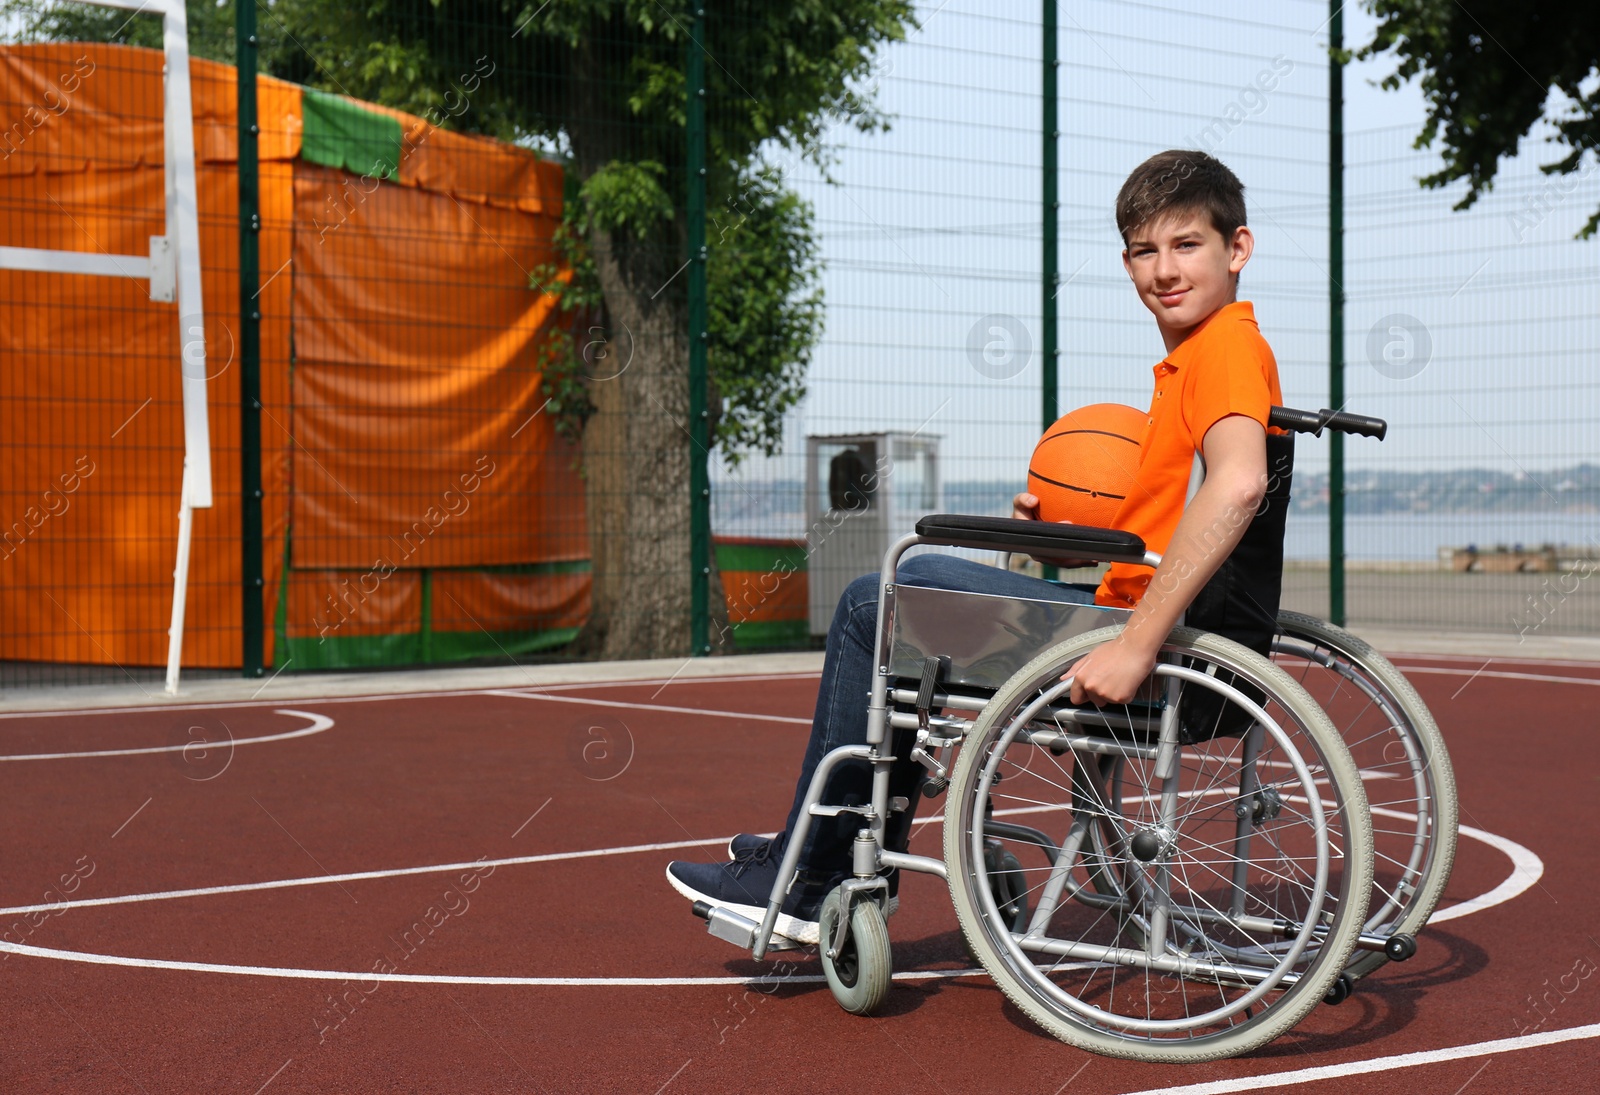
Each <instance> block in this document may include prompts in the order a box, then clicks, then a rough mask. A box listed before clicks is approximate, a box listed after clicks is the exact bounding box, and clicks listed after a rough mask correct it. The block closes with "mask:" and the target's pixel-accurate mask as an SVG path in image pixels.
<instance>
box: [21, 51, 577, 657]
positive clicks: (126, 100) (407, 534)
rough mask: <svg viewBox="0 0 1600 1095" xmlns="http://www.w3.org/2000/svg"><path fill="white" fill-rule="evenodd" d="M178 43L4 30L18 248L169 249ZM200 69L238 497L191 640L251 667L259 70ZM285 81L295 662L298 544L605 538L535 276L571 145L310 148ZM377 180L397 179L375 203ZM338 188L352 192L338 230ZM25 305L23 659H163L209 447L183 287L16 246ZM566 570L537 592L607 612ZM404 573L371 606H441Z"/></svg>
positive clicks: (282, 458) (320, 547)
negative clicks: (247, 514)
mask: <svg viewBox="0 0 1600 1095" xmlns="http://www.w3.org/2000/svg"><path fill="white" fill-rule="evenodd" d="M161 67H162V56H161V54H159V53H157V52H154V51H150V50H141V49H133V48H127V47H117V46H105V45H83V44H58V45H49V46H19V47H6V48H0V106H3V108H4V110H5V112H6V113H5V117H6V118H7V121H6V124H7V125H10V128H9V129H6V130H5V131H4V137H3V140H0V202H3V203H4V208H5V209H6V211H7V212H6V215H5V216H3V217H0V246H10V247H30V248H48V249H54V250H66V251H83V252H93V253H100V254H110V255H131V256H142V255H145V254H147V253H148V250H149V237H150V236H152V235H159V234H161V233H163V232H164V231H165V212H164V208H163V186H164V182H163V167H162V164H163V142H162V133H163V129H162V121H161V118H162V78H161ZM190 72H191V79H192V82H193V83H192V86H193V92H194V114H195V146H196V155H197V161H198V162H197V176H198V179H197V181H198V188H199V218H200V229H201V239H200V250H201V263H202V267H203V296H204V306H205V316H206V344H207V353H208V363H207V364H208V373H209V374H210V375H209V380H208V393H207V394H208V403H209V408H210V425H211V436H212V447H213V454H212V468H213V480H214V483H213V494H214V498H215V500H216V504H215V506H214V507H213V508H212V509H209V510H197V511H195V515H194V517H195V540H194V551H193V556H192V559H191V563H190V579H189V602H188V614H187V634H186V642H185V648H184V663H185V664H186V665H191V666H196V665H203V666H238V665H239V664H240V663H241V660H242V645H241V636H240V629H241V621H242V607H241V592H240V587H241V573H242V571H241V566H242V564H241V555H240V546H239V529H240V503H239V409H238V402H239V379H238V374H239V369H238V367H237V362H236V361H235V360H234V357H235V355H236V352H237V349H236V348H237V342H238V339H237V332H238V330H239V320H238V308H239V292H238V281H237V268H238V245H239V225H238V216H237V211H238V189H237V188H238V182H237V175H236V168H235V159H236V154H237V149H236V140H235V86H236V73H235V71H234V70H233V69H232V68H229V67H227V66H223V65H219V64H215V63H211V62H207V61H199V60H196V61H193V62H192V63H191V67H190ZM258 89H259V92H258V93H259V102H260V117H261V125H262V133H261V143H260V156H261V161H262V163H261V171H260V205H261V217H262V228H261V232H260V234H259V240H260V269H261V286H262V288H261V291H260V293H259V295H258V297H257V306H258V307H259V308H260V310H261V313H262V322H261V397H262V404H263V406H262V415H261V431H262V445H261V467H262V483H263V491H264V499H263V504H264V524H265V537H264V550H263V557H264V561H265V570H266V588H265V589H264V590H263V598H264V602H265V605H266V612H267V620H268V623H269V636H268V641H269V648H268V662H269V663H271V662H272V660H273V653H272V651H271V647H270V640H271V636H270V630H271V621H272V619H273V614H274V613H273V607H274V606H275V605H277V604H278V603H279V597H278V592H279V582H280V579H281V578H282V577H283V575H282V568H283V563H284V560H285V557H286V555H287V557H288V559H289V562H290V565H291V566H292V567H296V568H298V567H317V568H322V567H339V568H369V567H371V566H372V565H373V564H374V562H375V560H376V558H377V557H378V556H379V555H380V554H382V553H384V552H388V555H389V562H390V564H391V565H393V566H396V567H399V568H417V567H424V566H425V567H436V566H457V567H470V566H483V565H486V564H536V563H555V562H561V561H569V560H581V559H583V558H585V557H586V556H587V537H586V533H585V528H584V522H583V516H582V500H581V485H580V483H579V481H578V479H577V477H576V474H575V471H574V467H573V460H572V455H571V453H570V451H568V450H566V449H564V448H563V447H562V446H560V445H559V444H558V443H557V442H556V439H555V435H554V431H553V429H552V427H551V425H550V423H549V421H548V420H547V419H546V418H544V417H543V416H540V415H538V414H537V413H536V412H537V411H538V409H539V407H540V405H541V402H542V397H539V395H538V389H539V382H540V377H539V373H538V370H537V363H536V355H535V349H536V345H537V343H538V340H539V339H540V338H541V337H543V335H544V332H545V331H546V329H547V328H548V325H549V324H550V323H551V322H552V316H551V315H550V307H549V302H548V300H547V298H545V297H543V296H542V295H541V294H540V293H538V292H537V291H534V290H532V289H530V288H529V281H528V273H529V271H530V270H531V269H532V268H533V266H534V264H537V263H542V262H549V261H551V260H552V258H553V255H552V252H551V249H550V234H551V232H552V231H553V230H554V228H555V225H556V224H557V222H558V220H559V217H560V212H561V205H560V199H561V174H560V169H559V167H557V166H556V165H552V164H549V163H546V162H544V161H542V160H540V159H539V158H538V157H536V156H534V155H532V154H530V153H528V152H526V151H524V150H522V149H517V148H514V147H511V146H508V145H503V144H499V143H497V142H493V141H488V140H483V139H479V138H471V137H464V136H461V135H457V134H451V133H445V132H442V131H438V130H434V129H432V128H431V127H429V126H427V124H426V123H424V122H423V121H422V120H421V119H417V118H411V117H407V116H402V115H394V116H396V117H398V118H399V119H400V121H401V125H402V130H403V131H404V132H405V133H406V135H407V141H406V144H405V147H404V149H403V157H402V160H401V163H400V170H399V176H398V178H397V179H391V180H386V181H382V182H379V181H378V180H374V179H366V180H361V179H358V178H356V177H354V176H351V175H349V174H348V173H345V172H341V171H335V170H332V169H328V168H324V167H319V166H316V165H313V164H308V163H305V162H304V161H302V160H300V159H298V158H296V157H297V156H298V154H299V150H300V140H301V95H302V93H301V89H299V88H297V87H294V86H293V85H290V84H286V83H283V82H281V81H277V80H273V79H270V78H266V77H263V78H261V79H260V81H259V84H258ZM63 104H64V105H63ZM388 113H390V114H391V115H393V112H388ZM13 116H14V117H15V118H16V119H17V121H16V123H15V124H12V123H11V121H10V120H9V119H10V118H11V117H13ZM36 123H37V124H36ZM19 127H20V128H19ZM352 186H355V187H356V188H358V189H360V188H371V190H370V192H364V193H362V198H361V201H360V202H359V204H354V203H353V199H349V198H348V197H347V195H348V194H349V192H350V190H351V188H352ZM330 197H332V198H334V199H335V202H336V203H338V204H342V205H343V207H344V208H347V209H350V210H352V211H351V212H349V214H348V216H346V217H345V218H344V219H343V220H342V221H340V222H338V223H337V225H336V226H334V227H332V228H331V229H330V228H329V225H330V221H329V219H328V215H327V214H328V210H329V209H330V206H329V204H328V201H327V199H328V198H330ZM0 301H3V308H4V313H5V322H3V323H0V355H3V357H0V526H3V529H0V531H4V532H5V538H4V542H3V546H0V620H4V621H5V626H4V627H3V628H0V659H30V660H48V661H72V662H100V663H118V664H125V665H159V664H162V663H163V662H164V661H165V657H166V628H167V623H168V620H169V617H170V611H171V596H172V570H173V566H174V562H175V549H176V533H177V521H176V516H177V508H178V492H179V483H180V479H181V475H182V452H183V433H182V398H181V394H180V391H179V366H178V363H179V357H178V349H179V317H178V315H177V305H175V304H161V303H153V302H152V301H151V300H150V299H149V296H148V283H147V282H144V281H140V280H135V279H123V278H111V277H98V276H89V275H68V274H36V273H24V272H16V271H0ZM291 352H293V354H294V359H293V362H292V364H291ZM291 376H292V378H293V379H292V383H291ZM84 461H87V463H84ZM485 461H486V463H485ZM63 476H68V477H72V478H71V481H72V483H73V486H72V489H71V490H70V491H67V488H66V486H65V485H64V484H65V483H66V482H67V481H68V480H66V479H63ZM473 476H476V481H475V485H473V486H472V487H471V489H470V490H469V489H468V485H469V483H472V482H473V480H472V478H471V477H473ZM63 492H66V493H63ZM291 519H292V530H291ZM286 538H287V539H286ZM286 545H287V551H286ZM407 546H409V547H410V548H411V550H410V553H409V555H403V554H402V553H403V552H404V551H405V550H406V547H407ZM359 573H360V569H357V570H356V571H355V574H357V575H359ZM400 577H401V576H400V575H398V574H397V575H395V579H399V578H400ZM492 577H493V576H484V578H485V580H489V579H490V578H492ZM551 577H552V578H556V577H560V578H561V580H560V581H559V582H557V583H556V584H555V585H553V586H551V587H550V589H549V590H548V591H546V592H545V593H542V594H540V595H539V596H538V597H534V598H532V600H531V601H529V599H528V597H526V596H522V597H521V600H522V601H528V603H529V604H533V605H534V609H536V610H537V612H538V613H540V614H543V615H549V614H550V613H551V612H554V613H555V615H558V616H560V617H561V618H562V619H563V620H566V621H569V622H570V620H571V619H573V618H574V616H575V614H576V615H578V616H580V617H581V612H579V611H578V610H577V608H575V607H574V606H575V605H578V604H579V602H574V601H572V597H573V596H574V594H573V592H572V590H571V589H569V588H568V587H569V586H571V584H572V581H571V578H570V577H563V576H554V575H553V576H551ZM391 581H392V582H393V589H392V590H387V591H385V595H384V596H374V597H371V598H369V599H368V603H369V604H370V605H372V606H374V607H373V608H372V609H371V610H370V613H371V614H370V615H369V616H368V617H367V619H366V625H367V626H370V627H374V628H376V629H378V630H379V631H382V630H383V629H384V628H411V629H414V628H415V626H416V619H415V608H416V600H415V598H414V596H412V595H411V594H410V593H406V592H403V591H406V590H414V589H415V588H416V587H415V584H414V583H415V581H416V575H415V574H413V575H411V577H410V579H409V580H405V581H401V580H394V579H391ZM586 582H587V576H586V575H585V576H582V581H581V582H580V584H581V585H582V586H583V590H582V596H580V598H579V601H580V602H581V601H582V600H583V597H586V591H587V585H586ZM493 584H494V582H493V581H490V585H491V586H492V585H493ZM311 586H312V588H313V589H315V588H317V587H318V583H317V582H312V583H311ZM558 587H559V588H558ZM485 588H488V587H485ZM552 596H553V597H554V598H555V600H554V601H551V597H552ZM502 600H505V598H502ZM517 600H518V599H517V598H516V597H513V598H511V599H510V601H507V602H506V603H515V602H517ZM304 601H305V598H302V597H299V596H295V597H291V598H289V599H288V600H286V601H285V602H284V604H283V612H284V613H285V614H286V615H287V616H288V617H289V619H288V620H287V621H286V625H287V631H288V633H290V634H291V635H292V634H295V633H300V634H304V633H305V632H306V629H307V627H310V628H311V630H312V631H313V632H314V631H315V628H316V624H315V622H314V621H312V620H303V619H300V618H299V616H300V614H301V613H302V612H306V611H311V612H313V613H314V612H315V611H317V609H316V605H317V604H319V603H321V602H320V600H319V599H318V598H315V597H313V598H312V602H313V603H312V604H311V605H310V606H308V605H306V604H305V603H303V602H304ZM555 604H559V605H563V606H565V607H561V608H559V609H554V608H552V607H551V606H552V605H555ZM383 606H388V607H387V608H384V607H383ZM584 610H586V609H584ZM324 622H326V621H324ZM347 626H349V627H350V628H351V633H356V632H357V631H359V630H360V629H359V628H357V627H356V626H355V625H354V624H351V625H347ZM529 626H536V625H532V624H530V625H529Z"/></svg>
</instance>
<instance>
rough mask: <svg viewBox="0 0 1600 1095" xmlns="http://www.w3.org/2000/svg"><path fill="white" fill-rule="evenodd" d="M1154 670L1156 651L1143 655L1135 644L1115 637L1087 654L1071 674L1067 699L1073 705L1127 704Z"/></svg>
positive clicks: (1122, 637)
mask: <svg viewBox="0 0 1600 1095" xmlns="http://www.w3.org/2000/svg"><path fill="white" fill-rule="evenodd" d="M1155 666H1156V654H1155V651H1150V652H1148V653H1146V652H1145V651H1144V650H1143V648H1142V647H1141V646H1139V645H1137V644H1134V643H1131V642H1127V641H1125V638H1124V636H1118V637H1117V638H1115V639H1112V640H1111V641H1110V642H1108V643H1105V644H1103V645H1101V646H1097V647H1095V648H1094V649H1093V650H1091V651H1089V654H1088V656H1087V657H1086V658H1084V659H1083V660H1082V661H1080V662H1079V663H1078V664H1077V667H1076V668H1075V669H1074V670H1073V680H1072V688H1071V690H1070V692H1069V698H1070V699H1071V700H1072V702H1073V703H1074V704H1082V703H1092V704H1094V705H1095V706H1096V707H1104V706H1105V705H1106V704H1121V703H1127V702H1129V701H1130V700H1132V699H1133V698H1134V696H1136V695H1138V693H1139V687H1140V686H1141V685H1143V684H1144V682H1145V680H1146V678H1148V677H1149V676H1150V672H1151V670H1153V669H1154V668H1155Z"/></svg>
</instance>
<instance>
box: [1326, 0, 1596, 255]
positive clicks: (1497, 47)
mask: <svg viewBox="0 0 1600 1095" xmlns="http://www.w3.org/2000/svg"><path fill="white" fill-rule="evenodd" d="M1365 3H1366V7H1367V8H1368V10H1369V11H1371V12H1372V13H1373V14H1375V15H1376V16H1378V18H1379V24H1378V29H1377V31H1376V33H1375V34H1374V35H1373V39H1372V41H1371V42H1369V43H1367V44H1366V45H1365V46H1363V47H1361V48H1360V49H1359V50H1356V51H1355V52H1354V53H1353V54H1347V56H1354V57H1357V58H1360V59H1363V60H1364V59H1366V58H1369V57H1375V56H1379V55H1381V54H1385V53H1392V54H1393V55H1394V56H1395V57H1396V59H1397V60H1398V62H1399V63H1398V65H1397V67H1396V68H1395V70H1394V72H1392V73H1391V74H1390V75H1389V76H1388V77H1386V78H1385V79H1384V81H1383V86H1384V87H1386V88H1389V89H1391V90H1392V89H1394V88H1397V87H1399V86H1400V85H1401V84H1403V83H1405V82H1407V81H1409V80H1417V81H1418V83H1419V85H1420V87H1421V89H1422V93H1423V96H1424V97H1425V98H1426V100H1427V103H1428V117H1427V121H1426V122H1425V123H1424V125H1423V128H1422V132H1421V133H1420V134H1419V135H1418V136H1417V140H1416V146H1417V147H1418V148H1427V147H1431V146H1432V145H1433V144H1434V143H1435V142H1436V141H1439V142H1440V144H1441V147H1440V150H1439V151H1440V155H1441V156H1442V158H1443V160H1444V167H1443V168H1441V169H1440V170H1439V171H1437V172H1434V173H1433V174H1431V175H1428V176H1425V177H1424V178H1423V179H1422V180H1421V182H1422V184H1423V185H1424V186H1428V187H1443V186H1448V185H1449V184H1451V183H1453V182H1455V181H1456V180H1458V179H1465V180H1467V193H1466V196H1465V197H1464V198H1462V200H1461V201H1460V202H1458V203H1457V204H1456V208H1457V209H1464V208H1467V207H1468V206H1470V205H1472V204H1473V203H1474V202H1476V201H1477V200H1478V198H1479V197H1480V196H1481V195H1482V193H1483V192H1484V191H1486V190H1488V189H1490V188H1492V187H1493V185H1494V177H1495V173H1496V171H1497V170H1498V169H1499V166H1500V160H1501V159H1502V158H1505V157H1510V156H1515V155H1516V154H1517V148H1518V145H1519V143H1520V142H1521V140H1522V138H1523V137H1524V136H1527V135H1528V133H1529V132H1530V131H1531V130H1532V129H1533V127H1534V126H1535V125H1536V124H1538V123H1539V122H1540V120H1541V119H1544V120H1545V121H1547V122H1548V123H1549V125H1550V126H1551V128H1552V131H1553V135H1552V136H1551V138H1550V143H1553V144H1555V145H1557V146H1558V148H1559V149H1560V154H1559V156H1558V158H1557V159H1555V160H1554V161H1552V162H1550V163H1546V164H1543V165H1541V170H1543V171H1544V172H1545V173H1546V174H1567V173H1571V172H1574V171H1577V170H1579V168H1580V167H1581V166H1582V164H1583V158H1584V156H1585V155H1586V154H1587V155H1588V156H1589V157H1590V158H1591V160H1592V159H1593V157H1594V156H1596V155H1600V8H1597V7H1596V6H1595V5H1593V4H1568V3H1564V2H1557V0H1475V2H1474V3H1472V4H1470V5H1463V4H1460V3H1457V2H1456V0H1365ZM1552 92H1554V93H1555V94H1554V95H1552V94H1551V93H1552ZM1597 229H1600V211H1597V212H1596V213H1595V214H1594V215H1593V216H1591V217H1590V218H1589V220H1588V223H1587V224H1585V225H1584V227H1583V229H1582V230H1581V231H1580V232H1579V236H1580V238H1588V237H1591V236H1593V235H1594V234H1595V232H1596V231H1597Z"/></svg>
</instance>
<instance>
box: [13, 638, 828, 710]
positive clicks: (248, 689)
mask: <svg viewBox="0 0 1600 1095" xmlns="http://www.w3.org/2000/svg"><path fill="white" fill-rule="evenodd" d="M821 671H822V652H821V651H820V650H819V651H814V652H812V651H802V652H800V653H793V654H737V655H733V656H731V657H725V658H654V659H650V660H648V661H632V662H567V663H559V664H545V665H526V666H521V665H508V666H487V667H476V668H471V669H449V668H440V669H407V670H392V671H388V672H378V673H317V674H306V675H293V676H291V675H284V676H278V677H272V678H269V679H268V680H266V681H264V682H263V681H248V680H243V679H240V680H203V681H194V682H193V683H184V684H180V686H179V689H178V694H177V695H176V696H169V695H168V694H167V693H166V692H164V691H162V689H161V686H160V685H159V684H151V685H149V686H147V687H140V686H139V685H136V684H117V685H83V686H77V687H71V688H51V689H44V688H41V689H38V690H29V691H26V692H24V691H21V690H13V692H12V693H11V694H10V695H8V696H6V697H4V698H3V699H0V712H26V711H57V710H63V709H76V708H106V707H113V708H127V709H129V710H135V711H136V710H138V709H140V708H152V707H155V708H159V707H170V706H190V705H195V706H203V705H206V704H214V703H241V702H244V703H248V702H252V701H254V702H258V703H262V704H272V703H280V702H285V701H289V700H307V699H320V698H325V697H329V696H388V695H397V694H402V695H403V694H410V693H426V692H462V691H466V692H471V691H482V690H485V689H490V688H527V687H530V686H537V685H552V684H602V683H606V682H613V681H635V680H646V681H664V680H668V679H671V680H679V681H688V680H704V679H707V678H717V677H729V676H744V675H764V674H771V673H820V672H821Z"/></svg>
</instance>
